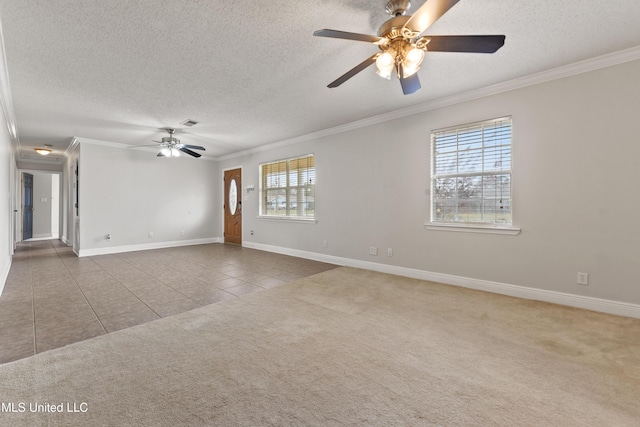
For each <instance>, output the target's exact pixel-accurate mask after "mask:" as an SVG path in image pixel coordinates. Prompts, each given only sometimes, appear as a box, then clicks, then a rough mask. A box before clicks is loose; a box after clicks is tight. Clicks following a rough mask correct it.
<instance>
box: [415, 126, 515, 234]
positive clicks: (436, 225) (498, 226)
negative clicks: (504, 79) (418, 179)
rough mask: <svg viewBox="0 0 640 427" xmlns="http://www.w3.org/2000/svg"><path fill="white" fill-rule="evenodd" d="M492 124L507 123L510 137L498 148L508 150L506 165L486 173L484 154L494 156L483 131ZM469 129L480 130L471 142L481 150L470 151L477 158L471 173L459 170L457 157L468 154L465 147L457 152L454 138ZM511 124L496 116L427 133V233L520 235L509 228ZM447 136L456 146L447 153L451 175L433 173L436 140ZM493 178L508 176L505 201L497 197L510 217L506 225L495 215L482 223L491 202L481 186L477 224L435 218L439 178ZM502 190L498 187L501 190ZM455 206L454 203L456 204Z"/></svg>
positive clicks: (511, 217)
mask: <svg viewBox="0 0 640 427" xmlns="http://www.w3.org/2000/svg"><path fill="white" fill-rule="evenodd" d="M496 124H508V125H509V127H510V137H509V143H508V144H502V145H501V147H504V148H505V149H508V156H509V157H508V160H509V161H508V162H500V168H499V169H496V168H495V167H494V168H490V169H489V170H485V154H488V155H495V154H496V149H495V147H494V146H491V145H486V146H485V141H486V140H485V133H484V132H485V131H486V130H490V129H491V128H492V127H494V126H495V125H496ZM470 130H480V131H481V132H482V134H481V135H482V136H481V137H480V138H479V139H475V140H474V143H476V144H477V143H479V144H481V148H477V147H475V148H473V151H475V152H477V153H478V155H479V158H475V159H474V160H477V161H478V164H479V168H478V169H475V170H473V171H472V172H466V171H460V170H459V167H460V164H459V161H460V154H461V153H465V152H469V145H468V146H467V148H466V149H464V150H463V149H460V145H461V144H460V143H461V141H460V140H458V135H459V134H462V133H464V132H468V131H470ZM512 131H513V121H512V118H511V116H506V117H500V118H496V119H490V120H483V121H479V122H474V123H467V124H462V125H457V126H452V127H447V128H442V129H436V130H433V131H432V132H431V150H430V153H431V186H430V188H431V191H430V193H431V200H430V221H429V223H427V224H425V228H427V229H428V230H437V231H443V230H447V231H462V232H476V233H492V234H509V235H515V234H519V233H520V229H519V228H517V227H514V226H513V205H512V199H513V179H512V171H513V158H512V146H513V135H512ZM445 135H446V136H448V137H450V138H453V140H454V141H455V144H456V148H455V149H454V150H451V151H449V153H448V154H449V155H450V154H453V155H455V158H456V160H455V162H454V165H455V168H456V170H455V171H453V172H451V171H450V172H446V173H444V172H443V173H439V174H436V172H437V171H436V162H437V161H438V158H437V155H436V143H437V139H438V137H443V136H445ZM500 153H501V154H500V155H501V156H502V150H501V151H500ZM504 163H507V164H508V168H507V167H504ZM495 175H502V176H504V175H508V176H509V191H508V192H507V198H508V200H504V198H503V197H501V198H500V203H501V206H503V205H506V206H508V207H509V214H510V218H509V221H506V222H498V221H496V220H495V218H496V216H494V218H493V220H492V219H488V220H485V217H484V215H485V212H488V210H485V209H487V208H485V206H486V202H487V201H489V200H491V198H490V197H489V196H487V197H485V195H484V194H482V192H483V191H484V187H483V188H482V189H481V190H480V191H481V195H480V197H478V199H477V201H478V202H479V203H480V204H481V206H482V207H481V209H480V210H481V217H482V220H480V221H465V220H464V219H453V220H443V219H436V209H437V206H436V182H437V180H439V179H443V178H444V179H451V178H453V179H464V178H468V177H491V176H495ZM501 188H502V187H501ZM456 206H457V203H456Z"/></svg>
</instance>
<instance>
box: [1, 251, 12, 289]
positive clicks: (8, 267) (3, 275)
mask: <svg viewBox="0 0 640 427" xmlns="http://www.w3.org/2000/svg"><path fill="white" fill-rule="evenodd" d="M12 262H13V257H9V261H8V262H7V265H6V266H5V268H4V270H0V297H1V296H2V291H4V285H5V284H6V283H7V278H8V277H9V271H10V270H11V263H12Z"/></svg>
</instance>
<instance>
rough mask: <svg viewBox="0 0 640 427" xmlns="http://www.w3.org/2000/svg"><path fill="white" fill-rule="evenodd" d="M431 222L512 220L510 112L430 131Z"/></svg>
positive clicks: (486, 222) (503, 223) (463, 222)
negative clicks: (500, 116)
mask: <svg viewBox="0 0 640 427" xmlns="http://www.w3.org/2000/svg"><path fill="white" fill-rule="evenodd" d="M431 150H432V152H431V154H432V156H431V158H432V165H431V184H432V188H431V222H432V223H434V224H437V223H440V224H472V225H478V224H486V225H491V224H497V225H504V226H510V225H511V117H504V118H499V119H494V120H487V121H483V122H479V123H472V124H468V125H462V126H457V127H452V128H447V129H441V130H437V131H433V132H432V133H431Z"/></svg>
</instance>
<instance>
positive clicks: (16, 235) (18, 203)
mask: <svg viewBox="0 0 640 427" xmlns="http://www.w3.org/2000/svg"><path fill="white" fill-rule="evenodd" d="M23 173H28V174H32V175H37V174H49V175H58V200H59V202H60V203H59V204H58V230H59V232H58V236H57V237H56V236H52V237H50V238H46V239H44V240H50V239H54V240H55V239H61V238H62V225H63V209H64V206H63V203H62V200H63V191H64V188H63V180H64V179H63V175H62V172H61V171H53V170H46V169H20V168H16V169H15V175H14V177H15V178H14V188H15V192H16V193H15V195H16V198H15V208H14V214H15V217H14V218H15V219H14V224H13V230H14V231H13V246H14V247H15V245H16V244H17V243H20V242H22V174H23ZM34 179H35V178H34ZM34 204H35V200H34ZM31 240H43V239H31Z"/></svg>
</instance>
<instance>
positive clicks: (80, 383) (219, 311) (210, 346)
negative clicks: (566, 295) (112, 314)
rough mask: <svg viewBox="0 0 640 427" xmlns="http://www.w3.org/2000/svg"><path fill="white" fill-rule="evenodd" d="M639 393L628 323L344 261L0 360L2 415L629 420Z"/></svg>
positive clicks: (281, 421) (82, 420) (0, 421)
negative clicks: (186, 309) (337, 265)
mask: <svg viewBox="0 0 640 427" xmlns="http://www.w3.org/2000/svg"><path fill="white" fill-rule="evenodd" d="M639 396H640V320H638V319H630V318H624V317H617V316H612V315H607V314H602V313H595V312H590V311H585V310H579V309H573V308H568V307H562V306H558V305H553V304H547V303H542V302H535V301H529V300H522V299H517V298H511V297H506V296H501V295H495V294H490V293H485V292H479V291H473V290H468V289H463V288H457V287H453V286H446V285H440V284H436V283H431V282H425V281H420V280H414V279H408V278H402V277H397V276H390V275H385V274H381V273H375V272H370V271H365V270H358V269H353V268H346V267H341V268H337V269H334V270H330V271H326V272H323V273H320V274H317V275H314V276H310V277H307V278H304V279H300V280H298V281H296V282H293V283H290V284H286V285H282V286H279V287H276V288H273V289H269V290H266V291H263V292H259V293H255V294H251V295H248V296H246V297H243V298H239V299H236V300H232V301H226V302H222V303H218V304H213V305H209V306H205V307H201V308H198V309H195V310H192V311H189V312H185V313H181V314H178V315H175V316H171V317H167V318H163V319H160V320H156V321H153V322H149V323H146V324H142V325H139V326H135V327H133V328H129V329H124V330H121V331H117V332H114V333H111V334H108V335H103V336H100V337H96V338H93V339H90V340H88V341H83V342H79V343H76V344H72V345H68V346H66V347H62V348H58V349H55V350H51V351H47V352H43V353H40V354H37V355H35V356H32V357H29V358H27V359H22V360H18V361H16V362H11V363H7V364H4V365H0V403H1V404H2V408H1V409H2V411H1V413H0V425H12V426H13V425H54V426H55V425H79V426H80V425H81V426H91V425H154V426H176V425H221V426H272V425H273V426H315V425H317V426H348V425H367V426H369V425H373V426H377V425H389V426H393V425H424V426H487V425H498V426H542V425H544V426H637V425H638V423H639V420H640V405H639V404H638V402H639V401H638V397H639ZM59 410H60V411H61V412H59Z"/></svg>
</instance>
